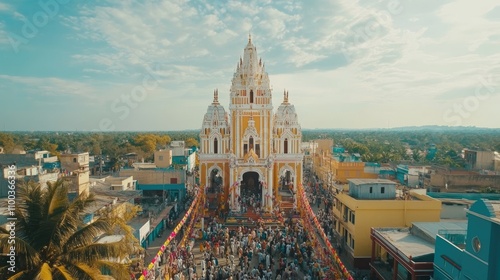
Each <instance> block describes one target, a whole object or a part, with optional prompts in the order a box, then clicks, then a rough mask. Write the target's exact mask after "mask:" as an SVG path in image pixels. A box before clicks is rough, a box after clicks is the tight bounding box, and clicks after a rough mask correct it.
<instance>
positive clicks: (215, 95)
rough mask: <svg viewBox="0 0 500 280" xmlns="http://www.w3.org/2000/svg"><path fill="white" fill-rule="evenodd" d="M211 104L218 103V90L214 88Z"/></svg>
mask: <svg viewBox="0 0 500 280" xmlns="http://www.w3.org/2000/svg"><path fill="white" fill-rule="evenodd" d="M213 104H219V90H218V89H215V90H214V102H213Z"/></svg>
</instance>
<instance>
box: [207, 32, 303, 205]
mask: <svg viewBox="0 0 500 280" xmlns="http://www.w3.org/2000/svg"><path fill="white" fill-rule="evenodd" d="M218 94H219V93H218V90H215V91H214V101H213V103H212V104H211V105H210V106H209V107H208V110H207V113H206V114H205V118H204V121H203V125H202V130H201V133H200V145H201V148H200V181H201V184H202V185H205V186H206V187H207V190H208V197H209V200H210V201H209V203H210V205H211V207H212V208H215V207H217V208H218V209H219V210H221V209H225V210H232V211H239V210H240V209H241V206H242V203H244V202H245V201H252V202H255V204H254V205H253V206H255V207H259V208H260V209H262V210H264V211H272V210H273V208H274V206H275V205H276V203H279V206H281V207H282V208H286V207H288V208H292V207H294V206H295V207H296V206H297V205H295V199H294V198H295V192H296V186H297V184H298V183H301V182H302V158H303V155H302V153H301V150H300V144H301V137H302V134H301V129H300V125H299V123H298V120H297V114H296V113H295V108H294V106H293V105H291V104H290V103H289V102H288V93H287V92H285V93H284V99H283V103H282V104H281V105H280V106H279V108H278V110H277V112H276V114H274V113H273V104H272V93H271V86H270V82H269V76H268V74H267V73H266V71H265V66H264V63H263V62H262V60H261V59H260V58H259V57H258V55H257V48H256V47H255V46H254V45H253V43H252V39H251V37H249V39H248V43H247V45H246V46H245V49H244V52H243V57H240V59H239V61H238V63H237V65H236V71H235V73H234V75H233V79H232V83H231V88H230V101H229V115H228V114H227V113H226V112H225V110H224V108H223V107H222V106H221V105H220V104H219V101H218Z"/></svg>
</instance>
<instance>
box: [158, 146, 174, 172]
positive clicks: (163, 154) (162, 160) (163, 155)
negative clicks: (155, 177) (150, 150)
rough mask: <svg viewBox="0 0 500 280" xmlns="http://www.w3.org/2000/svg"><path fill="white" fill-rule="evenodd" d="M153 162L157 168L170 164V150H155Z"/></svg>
mask: <svg viewBox="0 0 500 280" xmlns="http://www.w3.org/2000/svg"><path fill="white" fill-rule="evenodd" d="M154 163H155V164H156V166H157V167H158V168H167V167H169V166H170V165H172V150H161V151H155V153H154Z"/></svg>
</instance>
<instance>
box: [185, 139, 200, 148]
mask: <svg viewBox="0 0 500 280" xmlns="http://www.w3.org/2000/svg"><path fill="white" fill-rule="evenodd" d="M199 145H200V144H199V143H198V140H196V139H194V138H192V137H191V138H188V139H186V147H198V146H199Z"/></svg>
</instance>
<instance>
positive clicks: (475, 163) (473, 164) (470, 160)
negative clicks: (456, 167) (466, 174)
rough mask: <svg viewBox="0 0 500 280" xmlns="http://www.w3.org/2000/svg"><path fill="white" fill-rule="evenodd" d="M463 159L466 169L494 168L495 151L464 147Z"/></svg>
mask: <svg viewBox="0 0 500 280" xmlns="http://www.w3.org/2000/svg"><path fill="white" fill-rule="evenodd" d="M464 160H465V164H466V166H467V168H468V169H471V170H480V169H486V170H494V161H495V153H494V152H492V151H478V150H470V149H464Z"/></svg>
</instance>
